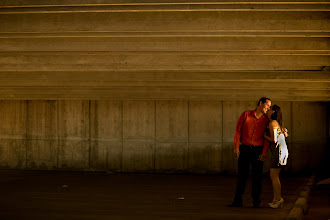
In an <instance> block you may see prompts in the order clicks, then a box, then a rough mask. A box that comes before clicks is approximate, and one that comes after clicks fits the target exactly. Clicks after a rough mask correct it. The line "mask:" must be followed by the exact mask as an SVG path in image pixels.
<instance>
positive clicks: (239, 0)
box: [1, 0, 328, 7]
mask: <svg viewBox="0 0 330 220" xmlns="http://www.w3.org/2000/svg"><path fill="white" fill-rule="evenodd" d="M123 2H124V3H123ZM61 3H63V4H66V5H86V0H62V1H58V0H47V1H44V0H25V1H23V2H19V1H11V0H7V1H3V2H2V3H1V4H2V5H3V6H15V7H16V6H28V5H34V6H36V5H37V6H42V5H45V6H48V5H59V4H61ZM204 3H206V4H318V3H320V4H327V3H328V1H327V0H281V2H272V1H265V0H236V1H227V0H207V1H202V0H176V1H175V3H173V1H171V0H140V1H138V3H137V1H136V0H124V1H123V0H89V1H88V4H87V5H90V4H94V5H95V4H96V5H113V4H119V5H122V4H129V5H130V4H133V5H139V4H142V5H145V4H204Z"/></svg>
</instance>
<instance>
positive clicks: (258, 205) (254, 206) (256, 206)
mask: <svg viewBox="0 0 330 220" xmlns="http://www.w3.org/2000/svg"><path fill="white" fill-rule="evenodd" d="M260 203H261V202H254V203H253V208H259V207H260Z"/></svg>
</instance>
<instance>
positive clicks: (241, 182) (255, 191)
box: [234, 145, 264, 206]
mask: <svg viewBox="0 0 330 220" xmlns="http://www.w3.org/2000/svg"><path fill="white" fill-rule="evenodd" d="M262 148H263V147H262V146H249V145H240V155H239V158H238V180H237V186H236V194H235V198H234V203H235V204H239V205H241V204H242V196H243V194H244V190H245V185H246V182H247V179H248V177H249V173H250V165H251V167H252V198H253V205H254V206H259V205H260V202H261V201H260V194H261V185H262V172H263V165H264V162H263V161H260V160H259V156H260V154H261V153H262Z"/></svg>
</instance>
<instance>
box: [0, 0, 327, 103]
mask: <svg viewBox="0 0 330 220" xmlns="http://www.w3.org/2000/svg"><path fill="white" fill-rule="evenodd" d="M87 2H88V4H86V1H83V0H66V1H64V0H48V1H42V0H27V1H23V0H22V1H9V0H7V1H6V0H5V1H2V2H1V3H0V99H2V100H20V99H28V100H70V99H72V100H73V99H78V100H86V99H91V100H102V99H119V100H139V99H154V100H161V99H188V100H191V99H216V100H257V99H258V98H260V97H261V96H268V97H271V98H272V99H276V100H283V101H330V69H329V66H330V59H329V52H330V47H329V37H330V22H329V18H330V13H329V11H330V2H327V1H313V0H312V1H283V0H282V1H281V2H278V1H267V2H265V1H253V2H252V1H247V0H241V1H234V2H228V1H218V0H217V1H215V0H210V1H207V2H205V1H196V0H190V1H183V0H181V1H178V0H175V1H169V0H168V1H166V0H144V1H138V2H139V3H137V1H133V0H125V1H124V0H117V1H115V0H89V1H87Z"/></svg>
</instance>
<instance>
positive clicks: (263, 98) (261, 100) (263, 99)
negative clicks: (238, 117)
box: [257, 97, 272, 107]
mask: <svg viewBox="0 0 330 220" xmlns="http://www.w3.org/2000/svg"><path fill="white" fill-rule="evenodd" d="M267 100H269V101H272V100H270V98H266V97H262V98H261V99H259V102H258V105H257V107H258V106H259V105H260V102H262V103H265V102H266V101H267Z"/></svg>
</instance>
